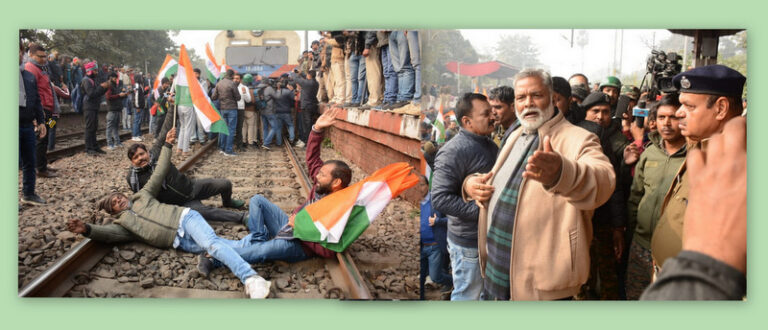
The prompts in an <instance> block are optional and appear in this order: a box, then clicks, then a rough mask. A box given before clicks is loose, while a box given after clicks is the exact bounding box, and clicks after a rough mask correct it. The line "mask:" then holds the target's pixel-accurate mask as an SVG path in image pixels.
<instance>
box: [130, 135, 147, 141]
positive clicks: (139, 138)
mask: <svg viewBox="0 0 768 330" xmlns="http://www.w3.org/2000/svg"><path fill="white" fill-rule="evenodd" d="M131 141H136V142H142V141H144V140H143V139H142V138H141V137H139V136H134V137H133V138H131Z"/></svg>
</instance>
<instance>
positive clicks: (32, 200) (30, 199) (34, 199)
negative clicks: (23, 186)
mask: <svg viewBox="0 0 768 330" xmlns="http://www.w3.org/2000/svg"><path fill="white" fill-rule="evenodd" d="M21 201H22V202H24V203H27V204H32V205H43V204H45V200H44V199H42V198H40V196H38V195H35V194H32V195H28V196H23V197H21Z"/></svg>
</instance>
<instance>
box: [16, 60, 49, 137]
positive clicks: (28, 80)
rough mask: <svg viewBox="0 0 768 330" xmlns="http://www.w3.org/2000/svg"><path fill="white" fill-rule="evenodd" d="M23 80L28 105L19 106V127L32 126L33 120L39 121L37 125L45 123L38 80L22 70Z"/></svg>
mask: <svg viewBox="0 0 768 330" xmlns="http://www.w3.org/2000/svg"><path fill="white" fill-rule="evenodd" d="M19 74H21V78H22V80H23V81H24V92H25V94H26V100H27V102H26V104H25V105H22V104H19V127H30V126H32V120H35V119H36V120H37V124H38V125H39V124H42V123H43V122H44V121H45V114H44V113H43V105H42V104H41V103H40V95H39V94H38V93H37V80H36V79H35V75H33V74H32V73H30V72H29V71H27V70H24V69H21V70H20V73H19Z"/></svg>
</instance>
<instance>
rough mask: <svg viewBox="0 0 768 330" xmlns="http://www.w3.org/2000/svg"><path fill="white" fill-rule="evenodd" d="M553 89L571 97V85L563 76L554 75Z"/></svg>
mask: <svg viewBox="0 0 768 330" xmlns="http://www.w3.org/2000/svg"><path fill="white" fill-rule="evenodd" d="M552 90H554V91H555V92H556V93H557V94H560V95H562V96H564V97H566V98H568V97H571V85H569V84H568V80H565V78H563V77H552Z"/></svg>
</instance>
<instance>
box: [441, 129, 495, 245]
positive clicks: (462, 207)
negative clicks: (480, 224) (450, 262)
mask: <svg viewBox="0 0 768 330" xmlns="http://www.w3.org/2000/svg"><path fill="white" fill-rule="evenodd" d="M498 151H499V147H497V146H496V144H495V143H493V141H492V140H491V139H490V138H488V137H486V136H480V135H476V134H474V133H470V132H469V131H467V130H465V129H463V128H462V129H461V130H459V134H458V135H456V136H455V137H454V138H453V139H451V140H450V141H448V142H447V143H446V144H445V145H443V146H442V147H441V148H440V150H439V151H438V152H437V158H436V159H435V169H434V174H433V177H432V206H433V207H434V208H435V210H437V211H440V212H442V213H443V214H445V215H447V216H448V238H449V239H450V240H451V241H453V242H454V243H456V244H459V245H461V246H464V247H473V248H474V247H477V217H478V215H479V212H480V211H479V208H478V207H477V205H476V204H475V203H474V202H464V200H463V199H462V197H461V186H462V184H463V183H464V179H465V178H466V177H467V176H469V175H470V174H473V173H487V172H489V171H490V170H491V169H492V168H493V164H494V162H495V161H496V154H497V153H498Z"/></svg>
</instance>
